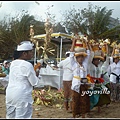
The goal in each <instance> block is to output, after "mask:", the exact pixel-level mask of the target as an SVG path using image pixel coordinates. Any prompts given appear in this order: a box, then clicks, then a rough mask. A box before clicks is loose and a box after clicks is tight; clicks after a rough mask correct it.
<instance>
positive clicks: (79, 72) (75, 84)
mask: <svg viewBox="0 0 120 120" xmlns="http://www.w3.org/2000/svg"><path fill="white" fill-rule="evenodd" d="M74 54H75V52H70V60H71V65H72V70H73V80H72V86H71V89H72V90H74V91H76V92H78V93H79V92H80V85H81V81H80V80H78V79H77V78H75V77H74V76H79V77H80V78H86V76H87V67H88V63H89V60H90V50H87V56H86V58H85V59H84V61H83V64H82V65H83V68H81V67H80V65H79V63H78V62H77V61H76V57H75V56H74Z"/></svg>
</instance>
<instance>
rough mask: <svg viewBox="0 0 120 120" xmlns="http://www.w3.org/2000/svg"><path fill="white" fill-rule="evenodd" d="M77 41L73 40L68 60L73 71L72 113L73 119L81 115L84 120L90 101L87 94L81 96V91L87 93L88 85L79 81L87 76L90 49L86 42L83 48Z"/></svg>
mask: <svg viewBox="0 0 120 120" xmlns="http://www.w3.org/2000/svg"><path fill="white" fill-rule="evenodd" d="M78 40H79V39H78ZM78 40H77V39H76V38H74V39H73V41H72V46H71V50H70V51H71V52H70V59H71V65H72V70H73V80H72V87H71V89H72V102H73V103H72V104H73V105H72V111H73V112H72V113H73V118H75V117H76V116H77V115H80V114H82V118H84V117H85V115H86V113H87V112H89V111H90V99H89V95H88V94H85V95H84V96H82V91H87V90H88V85H87V84H82V81H81V80H82V78H86V76H87V67H88V62H89V58H90V50H89V49H90V47H89V45H88V44H87V42H85V46H86V48H83V43H82V42H81V43H80V41H78ZM78 43H80V44H78ZM78 46H79V47H78ZM81 46H82V47H81ZM77 48H78V50H77ZM86 49H87V50H86ZM86 51H87V53H86Z"/></svg>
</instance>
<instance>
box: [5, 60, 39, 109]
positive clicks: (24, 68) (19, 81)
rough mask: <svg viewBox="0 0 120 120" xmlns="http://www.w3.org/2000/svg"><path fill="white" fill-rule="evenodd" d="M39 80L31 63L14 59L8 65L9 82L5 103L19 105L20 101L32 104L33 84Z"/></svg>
mask: <svg viewBox="0 0 120 120" xmlns="http://www.w3.org/2000/svg"><path fill="white" fill-rule="evenodd" d="M38 82H39V79H38V77H37V76H36V74H35V71H34V68H33V66H32V64H31V63H29V62H27V61H25V60H14V61H12V63H11V66H10V73H9V83H8V86H7V89H6V104H7V105H10V106H15V107H19V106H20V104H21V103H23V102H24V103H26V104H25V105H27V104H28V103H30V104H32V103H33V99H32V90H33V86H35V85H37V84H38Z"/></svg>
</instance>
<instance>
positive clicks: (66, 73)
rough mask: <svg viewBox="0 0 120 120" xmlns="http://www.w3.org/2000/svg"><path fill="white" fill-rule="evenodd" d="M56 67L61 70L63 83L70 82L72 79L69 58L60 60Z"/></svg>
mask: <svg viewBox="0 0 120 120" xmlns="http://www.w3.org/2000/svg"><path fill="white" fill-rule="evenodd" d="M58 67H60V68H62V69H63V81H71V80H72V79H73V72H72V66H71V62H70V57H67V58H66V59H64V60H62V61H61V62H60V63H59V65H58Z"/></svg>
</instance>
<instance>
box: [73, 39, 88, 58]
mask: <svg viewBox="0 0 120 120" xmlns="http://www.w3.org/2000/svg"><path fill="white" fill-rule="evenodd" d="M74 51H75V56H76V57H77V56H80V55H83V56H84V57H86V56H87V53H86V48H85V45H84V43H83V41H82V40H81V39H77V40H76V43H75V48H74Z"/></svg>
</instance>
